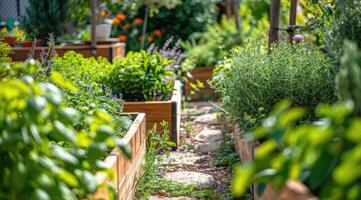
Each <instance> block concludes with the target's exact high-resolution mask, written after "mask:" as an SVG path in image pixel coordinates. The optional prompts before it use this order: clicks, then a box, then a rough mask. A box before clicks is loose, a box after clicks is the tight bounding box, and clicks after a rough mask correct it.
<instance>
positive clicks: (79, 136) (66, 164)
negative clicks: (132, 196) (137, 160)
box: [0, 76, 130, 200]
mask: <svg viewBox="0 0 361 200" xmlns="http://www.w3.org/2000/svg"><path fill="white" fill-rule="evenodd" d="M23 79H24V80H19V79H11V80H5V81H1V82H0V91H1V92H0V130H1V134H0V143H1V145H0V162H1V163H2V164H1V166H0V174H1V178H0V180H1V181H0V183H1V187H0V197H1V199H64V200H65V199H66V200H68V199H79V198H80V199H83V198H90V196H89V195H91V193H93V192H95V191H96V189H97V188H98V187H100V185H99V183H97V179H96V176H95V175H96V173H97V172H100V171H104V172H106V173H108V172H107V168H106V167H104V163H103V161H102V160H103V158H104V157H105V156H106V155H107V153H108V148H107V147H115V146H118V147H120V149H121V150H123V152H124V153H126V155H128V156H130V152H129V149H128V148H127V147H126V146H125V145H124V143H122V142H120V140H119V138H116V137H115V134H114V133H115V130H114V127H113V125H112V123H111V116H109V115H108V114H107V113H106V112H104V111H101V110H96V111H95V113H94V115H92V116H89V115H88V116H86V119H87V120H86V125H85V127H84V128H82V129H78V130H76V129H74V128H73V126H74V124H77V123H78V121H79V119H80V118H81V114H80V113H79V112H78V111H77V110H75V109H73V108H70V107H66V106H64V104H63V100H62V93H61V91H60V90H59V89H58V88H57V87H55V86H54V85H53V84H50V83H46V82H42V83H36V82H34V81H33V80H32V78H31V77H29V76H24V77H23ZM103 186H105V185H103ZM109 198H112V197H109ZM113 198H115V197H114V196H113Z"/></svg>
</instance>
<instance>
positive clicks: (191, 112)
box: [150, 102, 231, 200]
mask: <svg viewBox="0 0 361 200" xmlns="http://www.w3.org/2000/svg"><path fill="white" fill-rule="evenodd" d="M222 116H223V115H222V114H221V113H219V112H217V110H216V109H215V107H214V106H212V105H211V104H210V103H208V102H197V103H189V105H188V108H187V109H184V110H183V113H182V124H181V131H180V137H181V141H182V142H181V146H180V147H179V148H178V150H177V151H173V152H170V153H169V155H168V156H164V157H163V158H162V159H161V160H162V161H161V163H160V164H161V166H162V167H161V172H160V173H161V175H162V176H163V178H164V179H167V180H172V181H178V182H180V183H183V184H193V185H196V186H197V188H201V189H214V190H216V191H217V192H219V193H227V192H228V191H229V184H230V183H229V182H230V180H231V175H230V170H229V168H227V167H217V166H216V165H215V160H216V158H217V151H218V149H219V148H220V145H221V143H222V140H223V138H224V136H226V135H227V134H229V133H227V132H225V131H224V130H227V129H225V128H224V126H225V124H226V123H225V122H224V120H223V119H222ZM150 199H151V200H167V199H168V200H182V199H183V200H191V199H196V198H193V197H190V196H189V197H171V195H170V194H169V193H166V192H164V191H159V192H158V195H157V196H152V197H151V198H150Z"/></svg>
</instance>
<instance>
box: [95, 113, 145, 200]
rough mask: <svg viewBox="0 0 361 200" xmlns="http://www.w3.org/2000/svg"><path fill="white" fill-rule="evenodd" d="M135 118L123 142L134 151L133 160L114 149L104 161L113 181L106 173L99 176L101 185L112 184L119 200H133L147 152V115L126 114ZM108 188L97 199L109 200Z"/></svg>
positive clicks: (96, 195) (101, 189) (96, 194)
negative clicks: (110, 171)
mask: <svg viewBox="0 0 361 200" xmlns="http://www.w3.org/2000/svg"><path fill="white" fill-rule="evenodd" d="M124 114H127V115H132V116H134V117H135V119H134V122H133V124H132V126H131V127H130V128H129V130H128V132H127V134H126V135H125V136H124V137H123V138H122V141H123V142H124V143H125V144H127V145H128V146H129V147H130V148H131V150H132V159H127V158H126V157H125V156H124V155H123V154H122V152H120V150H119V149H117V148H116V149H113V150H112V152H111V153H110V154H109V156H107V157H106V158H105V160H104V162H105V163H106V165H107V166H108V167H109V168H110V169H111V170H112V172H113V174H114V177H113V179H112V180H109V179H108V176H107V175H106V174H104V173H98V174H97V180H98V182H99V183H105V184H111V185H112V186H113V187H114V188H115V189H116V192H117V195H118V199H119V200H133V199H134V195H135V185H136V181H137V178H138V177H139V175H140V172H141V166H142V164H143V160H144V156H145V153H146V152H145V151H146V139H145V132H146V116H145V113H124ZM108 196H109V190H108V188H105V187H103V188H100V189H99V190H98V191H97V192H96V193H95V194H94V198H95V199H108Z"/></svg>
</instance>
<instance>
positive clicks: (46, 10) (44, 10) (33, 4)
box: [21, 0, 69, 44]
mask: <svg viewBox="0 0 361 200" xmlns="http://www.w3.org/2000/svg"><path fill="white" fill-rule="evenodd" d="M68 9H69V0H42V1H38V0H29V6H28V7H27V8H26V16H25V17H23V18H22V19H21V25H22V27H24V29H25V31H26V33H27V35H29V36H31V38H37V39H41V40H42V42H43V43H44V44H45V43H46V41H47V38H48V34H49V33H54V34H55V36H56V37H59V36H60V35H61V34H62V33H64V27H65V23H66V17H67V15H68V13H67V11H68Z"/></svg>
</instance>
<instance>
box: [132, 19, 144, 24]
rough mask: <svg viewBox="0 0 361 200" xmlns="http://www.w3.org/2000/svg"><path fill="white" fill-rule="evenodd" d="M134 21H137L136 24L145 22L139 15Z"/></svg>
mask: <svg viewBox="0 0 361 200" xmlns="http://www.w3.org/2000/svg"><path fill="white" fill-rule="evenodd" d="M133 22H134V23H136V24H138V25H140V24H141V23H142V22H143V20H142V19H140V18H139V17H137V18H135V19H134V20H133Z"/></svg>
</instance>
